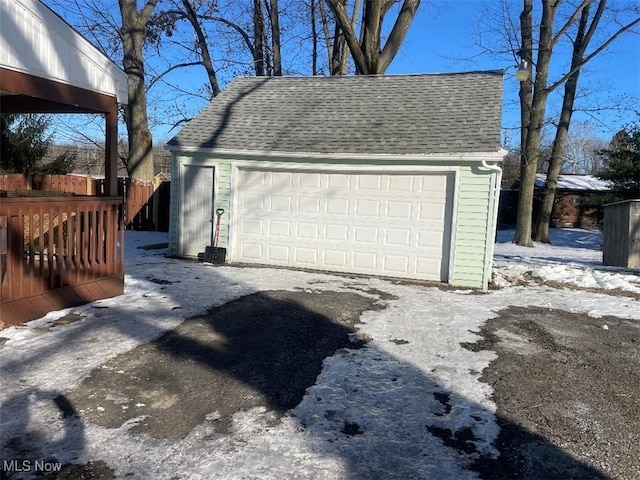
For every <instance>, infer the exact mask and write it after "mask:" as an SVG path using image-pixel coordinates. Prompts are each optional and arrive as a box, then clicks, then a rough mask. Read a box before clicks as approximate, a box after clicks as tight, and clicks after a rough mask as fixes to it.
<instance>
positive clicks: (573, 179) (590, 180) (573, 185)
mask: <svg viewBox="0 0 640 480" xmlns="http://www.w3.org/2000/svg"><path fill="white" fill-rule="evenodd" d="M546 180H547V175H546V174H544V173H537V174H536V187H544V184H545V182H546ZM558 190H589V191H599V192H605V191H609V190H611V187H610V185H609V183H608V182H605V181H604V180H600V179H599V178H597V177H594V176H593V175H560V177H558Z"/></svg>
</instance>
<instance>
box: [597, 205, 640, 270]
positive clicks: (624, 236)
mask: <svg viewBox="0 0 640 480" xmlns="http://www.w3.org/2000/svg"><path fill="white" fill-rule="evenodd" d="M602 263H604V264H605V265H611V266H616V267H628V268H638V267H640V200H637V199H636V200H625V201H623V202H616V203H609V204H607V205H605V206H604V224H603V229H602Z"/></svg>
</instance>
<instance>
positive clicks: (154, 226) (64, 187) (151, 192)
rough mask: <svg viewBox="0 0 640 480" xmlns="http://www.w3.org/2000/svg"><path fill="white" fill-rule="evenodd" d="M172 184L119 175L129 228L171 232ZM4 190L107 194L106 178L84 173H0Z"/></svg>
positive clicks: (119, 189) (0, 187)
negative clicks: (37, 174)
mask: <svg viewBox="0 0 640 480" xmlns="http://www.w3.org/2000/svg"><path fill="white" fill-rule="evenodd" d="M170 183H171V182H163V181H162V180H160V179H159V178H157V179H156V181H154V182H141V181H136V180H134V181H131V179H129V178H124V177H120V178H118V195H119V196H121V197H122V199H123V202H124V208H123V213H124V215H125V223H124V226H125V228H126V229H127V230H147V231H164V232H166V231H168V229H169V224H168V218H169V208H170V207H169V198H170V192H171V189H170ZM0 190H6V191H17V190H35V191H42V192H58V193H66V194H75V195H95V196H105V181H104V179H101V178H92V177H91V176H82V175H42V176H34V177H33V178H28V177H27V176H26V175H23V174H12V175H0Z"/></svg>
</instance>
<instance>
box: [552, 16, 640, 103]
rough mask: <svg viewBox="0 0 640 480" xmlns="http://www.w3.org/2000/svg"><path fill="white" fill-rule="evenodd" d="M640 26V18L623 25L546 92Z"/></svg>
mask: <svg viewBox="0 0 640 480" xmlns="http://www.w3.org/2000/svg"><path fill="white" fill-rule="evenodd" d="M638 24H640V17H638V18H636V19H635V20H634V21H633V22H631V23H628V24H627V25H625V26H624V27H622V28H620V29H619V30H618V31H617V32H616V33H614V34H613V35H612V36H611V37H609V38H608V39H607V41H606V42H604V43H603V44H602V45H600V46H599V47H598V48H596V49H595V50H594V51H593V52H591V53H590V54H589V55H587V56H586V57H584V59H583V60H582V62H580V63H579V64H577V65H576V66H575V67H573V68H572V69H571V70H569V71H568V72H567V73H566V74H565V75H563V76H562V78H560V79H559V80H558V81H556V82H554V83H553V84H552V85H550V86H549V87H548V88H547V90H548V91H549V92H552V91H553V90H555V89H556V88H558V87H559V86H560V85H562V84H563V83H564V82H566V81H567V79H568V78H569V77H570V76H571V75H573V74H574V73H575V72H576V71H578V70H580V69H581V68H582V67H584V66H585V65H586V64H587V63H588V62H589V61H590V60H591V59H592V58H593V57H595V56H596V55H598V54H599V53H600V52H602V51H603V50H605V49H606V48H607V47H608V46H609V45H611V43H612V42H613V41H614V40H615V39H616V38H618V37H619V36H620V35H622V34H623V33H624V32H626V31H627V30H630V29H632V28H633V27H635V26H636V25H638Z"/></svg>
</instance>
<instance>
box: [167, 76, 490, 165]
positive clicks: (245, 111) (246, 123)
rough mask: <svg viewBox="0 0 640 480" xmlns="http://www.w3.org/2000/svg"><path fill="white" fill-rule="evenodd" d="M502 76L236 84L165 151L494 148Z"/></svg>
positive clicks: (245, 79)
mask: <svg viewBox="0 0 640 480" xmlns="http://www.w3.org/2000/svg"><path fill="white" fill-rule="evenodd" d="M501 112H502V71H487V72H467V73H447V74H425V75H382V76H351V77H346V76H340V77H243V78H237V79H236V80H234V81H233V82H231V83H230V84H229V86H228V87H227V88H226V89H225V90H224V91H223V92H222V93H221V94H220V95H218V96H217V97H216V98H214V99H213V100H212V101H211V102H210V103H209V105H207V106H206V107H205V108H204V109H203V110H202V111H201V112H200V113H199V114H198V115H197V116H196V117H195V118H193V119H192V120H191V121H190V122H189V123H188V124H187V125H186V126H185V127H184V128H183V129H182V130H181V131H180V132H179V133H178V134H177V135H176V136H175V137H174V138H173V139H171V140H170V141H169V142H168V145H169V147H170V148H171V149H172V150H173V149H179V148H180V147H190V148H205V149H208V148H213V149H221V150H233V151H256V152H259V151H262V152H287V153H303V152H307V153H322V154H336V153H337V154H339V153H347V154H392V155H393V154H400V155H408V154H429V153H466V152H496V151H498V150H499V149H500V122H501Z"/></svg>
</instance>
